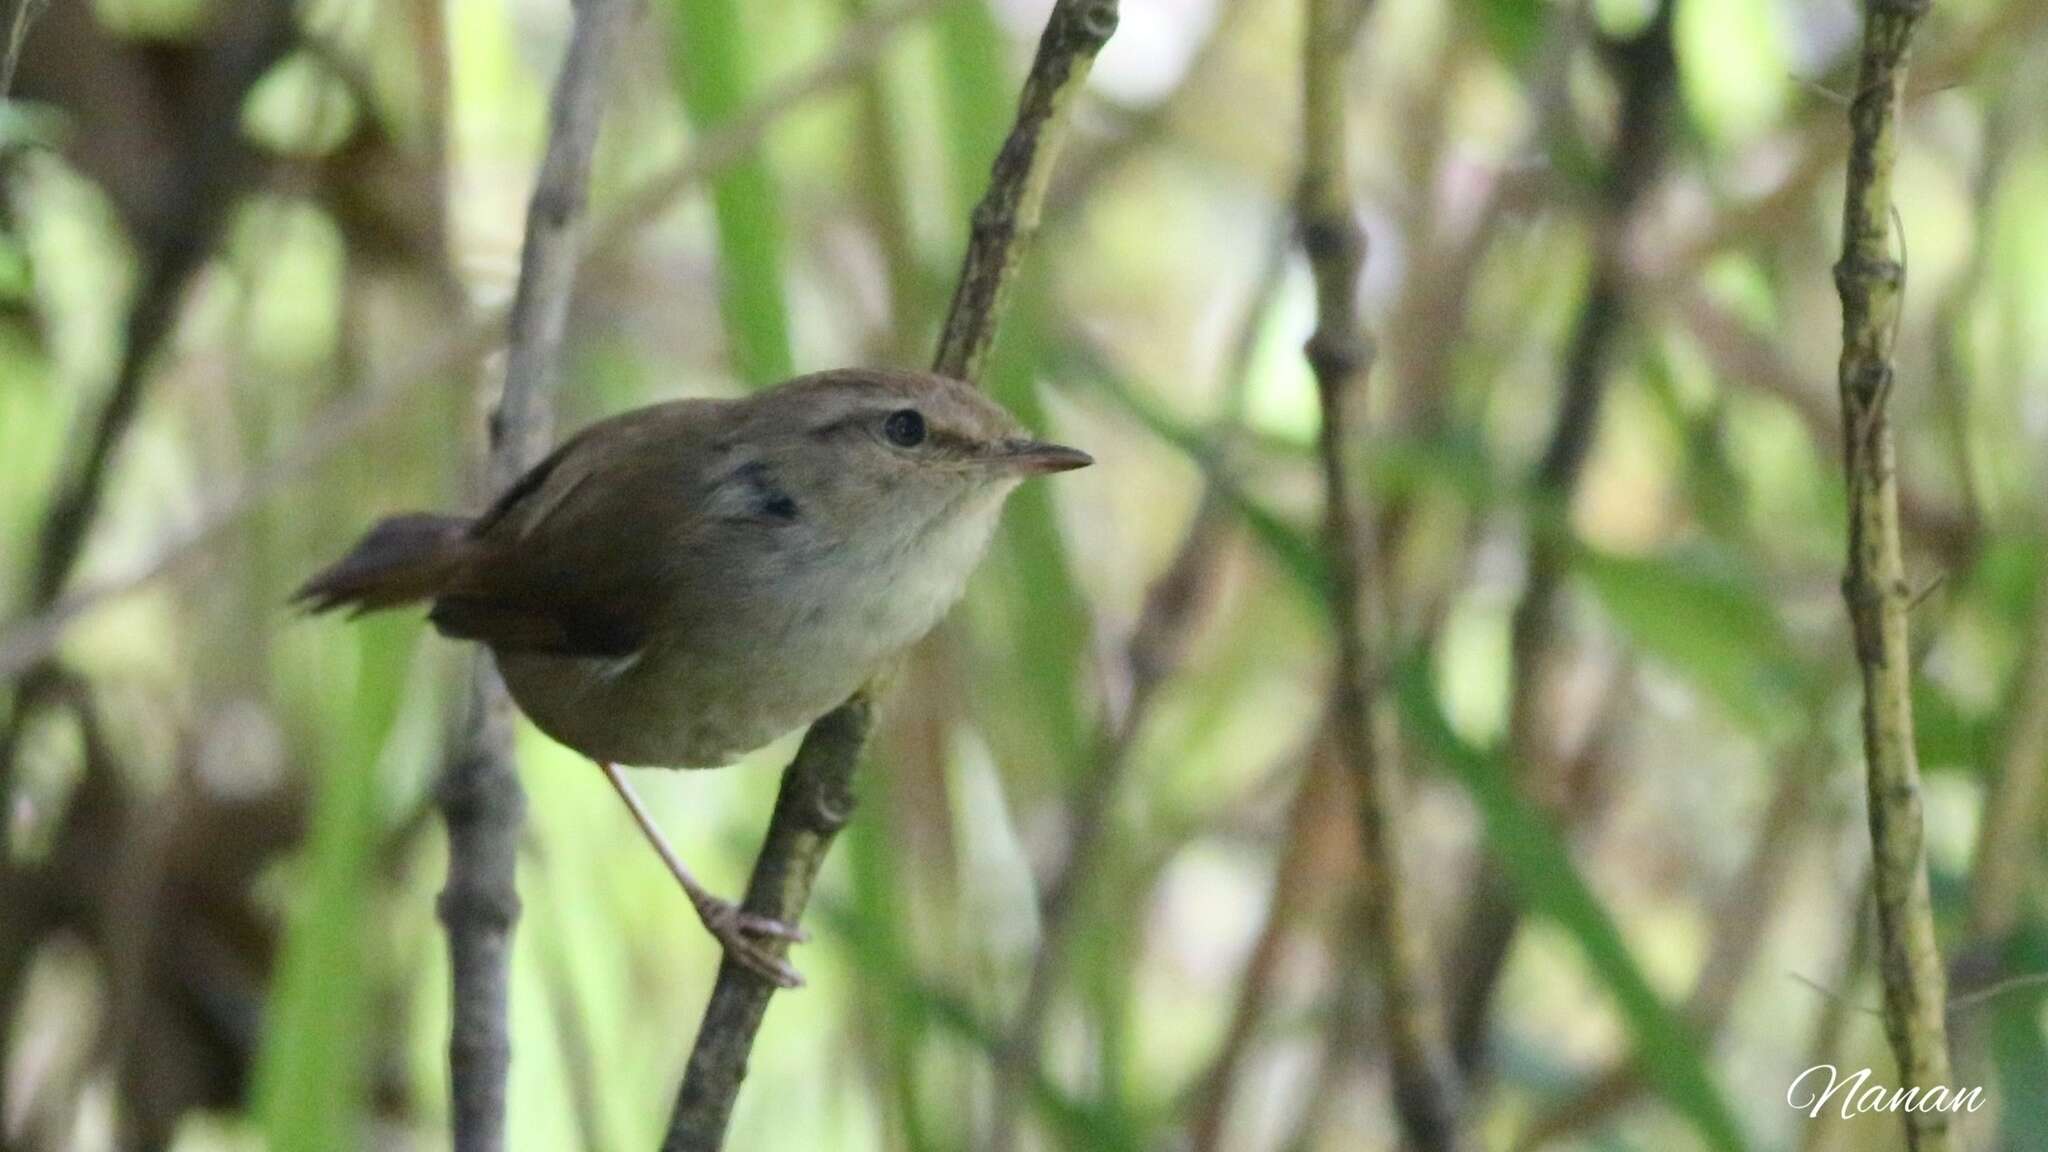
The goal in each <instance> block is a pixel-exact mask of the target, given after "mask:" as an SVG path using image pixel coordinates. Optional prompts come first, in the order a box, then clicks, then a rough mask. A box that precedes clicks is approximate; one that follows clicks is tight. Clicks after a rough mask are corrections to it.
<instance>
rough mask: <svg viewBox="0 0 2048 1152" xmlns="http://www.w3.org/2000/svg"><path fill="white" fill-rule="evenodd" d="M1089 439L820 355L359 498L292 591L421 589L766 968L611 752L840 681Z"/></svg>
mask: <svg viewBox="0 0 2048 1152" xmlns="http://www.w3.org/2000/svg"><path fill="white" fill-rule="evenodd" d="M1091 463H1093V459H1092V458H1091V457H1090V456H1089V455H1088V454H1087V453H1085V452H1082V451H1080V450H1078V449H1075V448H1070V447H1066V446H1064V445H1060V444H1055V443H1051V442H1048V441H1044V440H1038V439H1034V438H1033V437H1032V436H1031V435H1030V434H1029V433H1027V432H1026V430H1025V428H1024V426H1023V425H1022V424H1021V423H1019V422H1018V421H1017V419H1016V418H1015V417H1013V416H1012V415H1011V414H1010V413H1009V412H1008V411H1006V410H1005V409H1004V408H1003V407H1002V406H1001V405H1000V404H998V403H996V402H995V401H994V400H992V399H991V398H989V397H988V396H987V395H985V394H983V393H982V392H980V391H979V390H977V389H975V388H974V387H972V386H971V385H969V384H966V383H964V382H962V381H959V380H954V379H950V378H948V377H945V376H940V375H935V374H932V373H925V372H910V371H897V370H884V369H875V368H840V369H833V370H829V371H823V372H817V373H813V374H810V375H806V376H800V377H797V378H796V379H793V380H790V381H787V382H785V383H783V384H780V385H777V386H775V387H773V388H769V389H766V390H763V391H761V392H758V393H755V394H753V395H749V396H743V397H738V398H729V399H684V400H673V401H668V402H665V403H659V404H653V405H650V406H647V407H643V408H638V409H634V410H631V411H628V412H624V413H621V414H619V415H616V416H612V417H610V418H608V419H604V420H601V421H599V422H597V423H594V424H592V425H590V426H589V427H587V428H585V429H583V430H582V431H581V432H579V433H577V434H576V435H574V436H572V437H571V438H569V439H568V440H566V441H565V442H563V443H562V444H561V445H560V446H559V447H558V448H556V449H555V450H554V451H553V452H552V453H550V454H549V455H548V456H547V457H546V458H545V459H543V460H541V462H540V463H538V464H536V465H534V466H533V467H532V468H531V469H530V470H528V471H527V472H526V473H525V474H524V475H522V476H520V477H519V479H518V480H516V481H515V482H514V483H513V484H512V485H511V486H510V487H509V488H507V489H506V490H505V491H504V493H503V494H502V495H500V496H499V497H498V498H497V499H496V500H495V501H494V502H493V503H491V504H490V506H489V507H488V508H486V509H485V510H484V511H483V512H482V513H481V514H480V515H476V516H461V515H448V514H440V513H430V512H414V513H407V514H402V515H396V516H391V517H388V518H386V519H383V520H381V521H379V522H377V523H376V524H375V525H374V526H372V527H371V528H370V529H369V531H368V532H366V533H365V534H364V535H363V536H362V537H361V539H360V540H359V541H358V542H357V543H356V544H355V546H354V547H353V548H352V549H350V550H349V551H348V552H347V553H346V554H345V555H343V556H342V557H341V559H339V560H337V561H336V562H335V563H334V564H332V565H331V566H329V567H328V568H326V569H324V570H322V571H320V572H319V573H317V574H315V575H314V576H313V577H312V578H310V579H309V580H307V581H306V582H305V584H304V585H303V586H302V587H300V588H299V589H298V591H297V592H296V593H295V595H294V597H293V600H294V602H295V603H296V604H298V605H300V606H301V607H302V608H304V609H305V610H307V611H308V612H310V613H314V614H318V613H324V612H331V611H335V610H340V609H346V610H348V611H349V612H350V613H351V615H352V616H354V615H361V614H363V613H367V612H376V611H381V610H386V609H395V608H400V607H403V606H406V605H415V604H425V605H428V612H427V616H428V619H429V621H431V623H432V624H433V626H434V628H435V629H436V630H437V631H439V632H440V633H441V634H442V635H444V636H447V637H450V638H453V639H456V640H464V641H474V642H476V643H479V644H482V645H484V646H485V647H487V648H488V649H490V651H491V653H492V654H493V656H494V657H495V659H496V663H497V667H498V670H499V672H500V674H501V675H502V676H503V679H504V683H505V686H506V688H507V689H508V691H509V692H510V694H511V697H512V699H513V701H514V702H515V703H516V704H517V705H518V706H519V708H520V710H521V711H522V712H523V713H524V714H525V715H526V716H527V717H528V718H529V719H531V720H532V722H533V723H534V725H535V726H536V727H538V728H539V729H540V730H541V731H542V732H544V733H546V734H547V735H548V736H549V737H551V738H552V739H554V740H555V741H557V742H559V743H561V744H563V745H565V746H566V747H568V748H570V749H573V750H575V751H576V752H578V753H581V754H582V755H583V756H585V757H588V758H589V759H591V760H592V761H594V762H595V763H596V764H597V765H598V766H599V767H600V768H601V769H602V770H603V772H604V774H605V776H606V778H607V779H608V780H609V781H610V782H611V785H612V787H613V788H614V789H615V790H616V791H617V792H618V794H619V796H620V798H621V799H622V800H623V801H624V803H625V805H626V807H627V810H628V811H629V812H630V813H631V815H632V817H633V819H634V821H635V823H636V824H638V826H639V828H640V830H641V832H642V833H643V834H644V835H645V836H646V838H647V839H648V841H649V842H650V843H651V844H652V845H653V847H654V848H655V850H656V851H657V853H659V854H660V856H661V858H662V860H663V862H664V863H665V864H666V865H667V867H668V869H669V871H670V872H671V873H673V874H674V876H675V878H676V880H677V881H678V882H679V883H680V885H681V886H682V889H683V892H684V894H685V895H686V896H687V897H688V899H689V901H690V904H691V906H692V907H693V908H694V909H695V911H696V913H697V916H698V918H699V919H700V920H702V922H703V924H704V926H705V928H706V929H707V930H708V931H709V932H710V933H711V935H712V936H713V937H714V938H716V939H717V940H718V942H719V943H720V945H721V946H722V947H723V949H724V951H725V953H726V954H727V955H730V956H732V957H734V958H735V959H736V960H738V961H739V962H740V963H742V964H743V965H745V966H746V967H747V968H749V969H751V970H753V971H755V972H757V973H759V974H760V975H762V976H763V977H765V978H767V979H769V980H772V981H774V982H775V983H776V984H778V985H781V986H784V987H795V986H797V985H799V984H801V983H802V977H801V976H800V975H799V974H798V973H797V971H796V970H795V968H794V967H792V966H791V965H790V964H789V963H788V962H787V961H786V960H785V959H783V958H782V957H781V956H779V955H777V954H776V950H772V949H770V948H768V947H766V946H765V944H766V942H767V941H770V940H784V941H791V942H795V941H800V940H802V939H803V938H804V935H803V933H802V932H801V931H800V930H799V929H797V928H796V927H795V926H794V925H789V924H784V923H781V922H778V921H774V920H770V919H767V918H764V917H758V916H754V915H752V914H750V913H747V912H744V911H742V910H741V909H739V908H738V907H737V906H736V905H735V904H733V903H732V902H731V901H728V900H725V899H723V898H721V897H718V896H716V895H714V894H712V893H711V892H710V891H709V890H708V889H707V888H705V886H704V885H703V884H701V883H700V882H699V881H698V880H697V878H696V877H695V876H694V875H693V874H692V872H691V871H690V869H689V868H687V867H686V866H685V865H684V864H683V861H682V860H681V858H680V857H679V856H678V855H677V854H676V852H675V851H674V850H673V848H672V847H671V846H670V845H669V843H668V841H667V839H666V837H665V836H664V835H663V834H662V832H661V830H660V829H659V827H658V826H657V825H656V823H655V822H654V820H653V818H652V817H651V815H650V814H649V813H648V811H647V809H646V806H645V805H644V804H643V803H642V802H641V801H640V798H639V797H638V795H637V794H636V792H635V790H634V788H633V787H632V785H631V783H630V781H629V780H628V778H627V776H626V775H625V773H624V771H623V769H624V768H627V767H634V768H706V767H717V766H721V765H726V764H730V763H732V762H733V761H735V760H737V759H739V758H740V757H741V756H743V755H745V754H746V753H748V752H751V751H753V750H755V749H757V748H759V747H761V746H763V745H765V744H768V743H770V742H772V741H773V740H775V739H776V738H778V737H780V736H782V735H784V734H786V733H789V732H792V731H795V730H796V729H799V728H802V727H805V726H807V725H808V724H810V723H811V722H812V721H814V720H816V719H818V718H819V717H820V716H823V715H824V714H825V713H827V712H829V711H831V710H832V709H834V708H836V707H838V706H839V705H840V704H842V703H844V702H845V701H847V700H848V699H849V698H851V697H852V696H853V695H854V694H855V693H856V692H857V691H858V690H859V689H860V688H861V686H862V685H863V684H865V683H867V682H868V680H869V679H870V678H871V677H873V676H874V675H875V674H876V673H877V672H878V671H880V670H881V669H882V668H883V667H884V666H885V665H886V664H888V663H889V662H890V661H891V660H892V659H893V658H894V657H896V656H897V655H898V654H900V653H902V652H903V651H904V650H905V649H907V648H909V647H910V646H911V645H913V644H915V643H916V642H917V641H918V640H919V639H921V638H922V637H923V636H924V635H925V634H926V633H928V632H929V631H931V629H932V628H933V627H934V626H936V625H937V623H938V622H939V620H940V619H941V618H942V617H943V616H944V615H945V613H946V612H947V610H948V609H949V608H951V607H952V605H953V604H954V603H955V602H956V601H958V600H959V599H960V597H961V595H962V593H963V592H964V590H965V588H966V583H967V579H968V576H969V574H970V573H971V572H972V571H973V570H974V568H975V567H976V566H977V564H978V563H979V562H980V560H981V557H982V555H983V553H984V552H985V550H986V548H987V545H988V542H989V539H990V537H991V535H992V534H993V532H994V530H995V527H996V524H997V521H998V519H999V516H1000V513H1001V510H1002V507H1003V504H1004V501H1005V500H1006V498H1007V497H1008V496H1009V494H1010V493H1011V492H1012V491H1013V490H1014V489H1015V488H1016V487H1017V485H1018V484H1019V483H1020V482H1021V481H1023V480H1025V479H1027V478H1029V477H1032V476H1038V475H1044V474H1048V473H1054V472H1064V471H1069V470H1072V469H1076V468H1082V467H1085V466H1087V465H1089V464H1091Z"/></svg>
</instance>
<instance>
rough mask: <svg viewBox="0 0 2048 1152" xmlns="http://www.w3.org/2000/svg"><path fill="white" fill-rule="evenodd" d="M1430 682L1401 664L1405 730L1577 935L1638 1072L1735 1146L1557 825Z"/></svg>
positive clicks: (1729, 1149) (1496, 847)
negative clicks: (1460, 789)
mask: <svg viewBox="0 0 2048 1152" xmlns="http://www.w3.org/2000/svg"><path fill="white" fill-rule="evenodd" d="M1433 684H1434V677H1433V675H1432V674H1431V671H1430V669H1429V667H1428V665H1427V663H1426V662H1425V661H1423V660H1414V661H1410V662H1409V663H1408V665H1407V666H1406V667H1404V668H1403V669H1401V672H1400V676H1399V678H1398V686H1397V692H1398V698H1399V701H1400V706H1401V716H1402V720H1403V723H1404V725H1405V726H1406V728H1407V731H1408V734H1409V736H1410V737H1411V738H1412V739H1413V740H1414V741H1415V743H1416V744H1417V746H1419V747H1420V748H1422V749H1423V750H1425V751H1426V752H1427V753H1428V755H1429V756H1430V757H1431V758H1433V759H1435V760H1436V761H1437V762H1439V763H1441V764H1443V765H1444V766H1445V767H1447V768H1449V769H1450V770H1451V771H1452V772H1453V773H1454V774H1455V775H1456V776H1457V777H1458V779H1459V780H1460V781H1461V782H1462V783H1463V784H1464V785H1465V788H1466V790H1467V791H1468V792H1469V793H1471V796H1472V799H1473V801H1474V803H1476V804H1477V805H1478V806H1479V811H1480V814H1481V816H1482V817H1483V818H1484V820H1485V823H1486V840H1487V844H1488V846H1489V847H1490V848H1491V849H1492V850H1493V852H1494V854H1495V856H1497V857H1498V858H1499V859H1500V861H1501V862H1502V864H1503V865H1505V867H1506V870H1507V873H1508V875H1509V876H1510V877H1511V878H1512V879H1513V882H1514V884H1515V889H1516V892H1517V893H1518V894H1519V895H1520V898H1521V901H1522V904H1523V906H1524V907H1525V908H1527V909H1528V910H1529V911H1530V912H1532V913H1534V914H1536V915H1540V916H1544V917H1547V918H1549V919H1551V920H1553V921H1555V922H1556V923H1557V924H1558V925H1559V926H1560V927H1562V928H1563V929H1564V930H1565V931H1566V932H1568V933H1569V934H1570V935H1571V937H1572V938H1573V940H1575V941H1576V942H1577V943H1578V945H1579V949H1580V951H1581V952H1582V953H1583V954H1584V956H1585V958H1586V962H1587V964H1588V965H1589V966H1590V967H1591V968H1592V969H1593V974H1594V975H1595V976H1596V977H1598V979H1599V981H1600V983H1601V984H1602V985H1603V986H1604V987H1605V988H1606V989H1607V992H1608V994H1609V995H1610V996H1612V997H1613V998H1614V1003H1615V1006H1616V1007H1617V1008H1618V1009H1619V1010H1620V1012H1621V1016H1622V1019H1623V1020H1624V1021H1625V1022H1626V1023H1627V1025H1628V1030H1629V1034H1630V1037H1631V1039H1632V1040H1633V1042H1634V1051H1635V1055H1636V1059H1637V1061H1638V1062H1640V1064H1641V1066H1642V1069H1643V1073H1644V1075H1645V1076H1646V1077H1648V1078H1649V1080H1650V1081H1651V1082H1652V1083H1653V1084H1655V1085H1656V1086H1657V1089H1658V1091H1659V1092H1661V1093H1662V1094H1663V1095H1664V1098H1665V1099H1666V1100H1668V1101H1670V1103H1671V1106H1672V1107H1673V1108H1676V1109H1677V1110H1678V1111H1679V1112H1680V1113H1681V1114H1683V1115H1684V1116H1685V1117H1686V1118H1687V1119H1689V1120H1690V1121H1692V1124H1693V1126H1694V1127H1695V1128H1697V1129H1698V1130H1699V1132H1700V1135H1701V1136H1702V1137H1704V1138H1705V1139H1706V1141H1707V1143H1708V1144H1709V1145H1710V1146H1712V1147H1714V1148H1716V1149H1719V1150H1721V1152H1741V1149H1743V1148H1744V1147H1745V1143H1744V1141H1743V1137H1742V1132H1741V1129H1740V1127H1739V1126H1738V1125H1737V1124H1736V1121H1735V1114H1734V1112H1733V1111H1731V1110H1730V1108H1729V1107H1728V1102H1727V1100H1726V1099H1725V1098H1723V1096H1722V1095H1721V1091H1720V1089H1719V1088H1718V1087H1717V1086H1716V1085H1715V1083H1714V1080H1713V1077H1712V1075H1711V1074H1710V1073H1709V1072H1708V1070H1707V1066H1706V1061H1705V1059H1704V1058H1703V1057H1702V1055H1701V1052H1700V1046H1699V1044H1698V1042H1697V1040H1696V1039H1695V1038H1694V1037H1693V1035H1692V1033H1691V1032H1690V1030H1688V1029H1687V1028H1686V1026H1685V1024H1684V1023H1683V1022H1682V1021H1680V1019H1679V1018H1678V1015H1677V1014H1676V1013H1675V1012H1673V1011H1672V1010H1671V1009H1670V1008H1669V1007H1668V1006H1666V1005H1665V1004H1664V1002H1663V1001H1662V1000H1661V999H1660V998H1659V997H1658V995H1657V992H1656V990H1655V989H1654V988H1652V987H1651V986H1650V982H1649V980H1648V979H1646V978H1645V977H1644V976H1643V972H1642V969H1641V968H1640V967H1638V966H1637V964H1636V962H1635V957H1634V956H1633V955H1631V954H1630V952H1629V949H1628V944H1627V942H1626V941H1624V940H1623V938H1622V935H1621V930H1620V928H1619V927H1617V926H1616V925H1615V923H1614V919H1613V917H1611V916H1610V915H1609V914H1608V912H1607V909H1606V908H1605V907H1604V906H1603V905H1602V904H1601V903H1600V900H1599V898H1598V897H1597V896H1595V895H1594V894H1593V890H1592V889H1591V888H1590V887H1589V886H1588V885H1587V884H1586V881H1585V879H1584V877H1582V876H1580V875H1579V870H1578V866H1577V865H1576V864H1574V863H1573V862H1572V858H1571V854H1570V853H1569V852H1567V851H1566V850H1565V846H1564V841H1563V840H1562V839H1561V838H1560V837H1559V836H1558V834H1557V832H1556V830H1555V829H1553V828H1551V826H1550V824H1549V823H1548V822H1547V821H1546V820H1545V819H1544V818H1543V816H1542V815H1541V814H1540V812H1539V811H1538V810H1537V808H1536V806H1535V805H1534V804H1532V803H1531V802H1530V801H1529V800H1528V798H1526V797H1525V796H1523V795H1522V793H1521V791H1520V790H1519V789H1518V788H1517V787H1516V786H1515V783H1514V780H1513V779H1512V778H1511V776H1510V775H1509V772H1508V767H1507V764H1506V762H1505V761H1504V760H1503V759H1502V758H1501V757H1500V756H1499V755H1498V753H1496V752H1494V751H1492V750H1484V749H1479V748H1475V747H1473V746H1471V745H1470V744H1467V743H1465V742H1464V741H1463V740H1460V739H1459V738H1458V736H1457V735H1456V734H1455V733H1454V732H1453V731H1452V730H1451V727H1450V724H1449V722H1448V721H1447V720H1446V719H1445V717H1444V714H1443V711H1442V709H1441V708H1440V707H1439V705H1438V702H1437V699H1436V694H1435V690H1434V688H1433V687H1432V685H1433Z"/></svg>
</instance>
